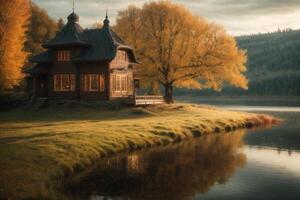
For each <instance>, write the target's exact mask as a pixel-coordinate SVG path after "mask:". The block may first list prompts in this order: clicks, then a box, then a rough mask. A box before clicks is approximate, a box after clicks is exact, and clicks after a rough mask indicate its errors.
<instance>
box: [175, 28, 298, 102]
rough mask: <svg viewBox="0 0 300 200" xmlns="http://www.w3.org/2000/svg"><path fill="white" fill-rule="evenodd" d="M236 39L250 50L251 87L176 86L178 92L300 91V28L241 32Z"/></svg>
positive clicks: (287, 93) (269, 93) (253, 93)
mask: <svg viewBox="0 0 300 200" xmlns="http://www.w3.org/2000/svg"><path fill="white" fill-rule="evenodd" d="M236 40H237V43H238V46H239V47H240V48H242V49H244V50H246V51H247V54H248V63H247V68H248V71H247V73H246V76H247V77H248V79H249V81H250V83H249V90H246V91H245V90H242V89H238V88H233V87H229V86H228V87H224V89H223V91H221V92H215V91H212V90H210V89H207V90H200V91H199V90H198V91H197V90H187V89H177V90H176V95H192V96H198V95H233V96H234V95H251V96H256V95H264V96H299V95H300V30H291V29H286V30H278V31H276V32H273V33H266V34H256V35H249V36H239V37H237V38H236Z"/></svg>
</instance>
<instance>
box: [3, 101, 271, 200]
mask: <svg viewBox="0 0 300 200" xmlns="http://www.w3.org/2000/svg"><path fill="white" fill-rule="evenodd" d="M275 121H276V120H274V119H273V118H272V117H269V116H262V115H256V114H249V113H241V112H231V111H225V110H221V109H215V108H212V107H207V106H200V105H190V104H175V105H159V106H152V107H147V108H124V109H121V110H103V109H100V108H87V107H82V106H77V105H69V106H50V107H49V108H45V109H41V110H31V109H26V108H22V109H16V110H11V111H9V112H2V113H0V199H2V198H8V197H9V198H10V199H20V198H34V199H43V198H46V197H49V196H52V197H55V191H56V190H57V189H58V188H59V186H60V181H61V180H62V179H63V178H64V177H65V176H68V175H71V174H72V173H74V172H76V171H77V170H82V169H84V168H85V167H86V166H88V165H90V164H92V163H93V162H95V161H96V160H97V159H98V158H101V157H104V156H109V155H112V154H115V153H118V152H122V151H127V150H137V149H141V148H147V147H154V146H159V145H165V144H170V143H174V142H178V141H180V140H182V139H185V138H191V137H198V136H201V135H203V134H208V133H215V132H223V131H230V130H235V129H237V128H243V127H253V126H259V125H263V124H269V123H273V122H275Z"/></svg>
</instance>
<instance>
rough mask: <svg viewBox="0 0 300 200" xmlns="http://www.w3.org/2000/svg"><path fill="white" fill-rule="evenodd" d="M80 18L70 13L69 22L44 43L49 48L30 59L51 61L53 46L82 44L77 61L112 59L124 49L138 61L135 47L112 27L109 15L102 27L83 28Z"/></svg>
mask: <svg viewBox="0 0 300 200" xmlns="http://www.w3.org/2000/svg"><path fill="white" fill-rule="evenodd" d="M78 20H79V17H78V15H76V14H75V13H72V14H71V15H69V17H68V23H67V24H66V25H65V26H64V27H63V28H62V30H61V31H60V32H58V33H57V35H56V36H55V37H54V38H53V39H51V40H50V41H48V42H46V43H45V44H44V45H43V46H44V47H45V48H49V49H48V50H47V51H45V52H44V53H42V54H39V55H37V56H34V57H32V58H31V59H30V61H31V62H36V63H40V62H51V61H52V60H53V56H52V53H51V49H52V48H53V47H62V46H63V47H65V46H81V47H83V49H82V51H81V54H80V55H79V56H78V57H76V58H74V59H73V61H75V62H84V61H100V62H101V61H111V60H113V59H114V58H115V56H116V53H117V50H118V49H123V50H125V51H127V52H128V55H129V57H130V59H131V61H132V62H133V63H138V61H137V59H136V57H135V55H134V52H133V49H132V48H131V47H130V46H128V45H127V44H126V43H125V42H124V41H123V40H122V39H121V38H120V37H119V36H118V35H117V34H116V33H115V32H113V31H112V30H111V29H110V27H109V20H108V17H107V16H106V18H105V20H104V22H103V27H102V28H101V29H86V30H83V29H82V27H81V26H80V25H79V24H78Z"/></svg>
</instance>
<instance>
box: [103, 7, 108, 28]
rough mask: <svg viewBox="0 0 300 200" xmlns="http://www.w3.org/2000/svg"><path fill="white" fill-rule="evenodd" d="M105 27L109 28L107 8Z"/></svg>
mask: <svg viewBox="0 0 300 200" xmlns="http://www.w3.org/2000/svg"><path fill="white" fill-rule="evenodd" d="M103 28H109V19H108V15H107V10H106V15H105V19H104V21H103Z"/></svg>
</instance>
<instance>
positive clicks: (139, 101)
mask: <svg viewBox="0 0 300 200" xmlns="http://www.w3.org/2000/svg"><path fill="white" fill-rule="evenodd" d="M163 103H164V98H163V97H162V96H151V95H136V96H135V97H134V105H136V106H139V105H155V104H163Z"/></svg>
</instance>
